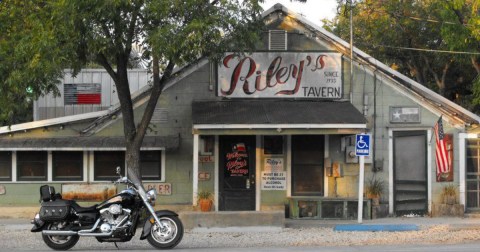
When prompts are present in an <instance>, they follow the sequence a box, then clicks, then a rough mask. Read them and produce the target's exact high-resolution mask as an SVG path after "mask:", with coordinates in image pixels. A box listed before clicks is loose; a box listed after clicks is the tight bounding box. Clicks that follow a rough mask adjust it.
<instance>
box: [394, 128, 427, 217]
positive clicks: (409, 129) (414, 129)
mask: <svg viewBox="0 0 480 252" xmlns="http://www.w3.org/2000/svg"><path fill="white" fill-rule="evenodd" d="M419 130H422V131H426V132H427V143H426V144H427V156H426V159H427V203H428V212H431V211H432V143H431V140H432V128H421V127H419V128H389V129H388V213H389V214H391V215H393V214H394V207H393V206H394V203H395V201H394V187H393V186H394V183H395V180H394V176H393V175H394V170H393V166H394V165H393V154H394V153H393V132H394V131H419Z"/></svg>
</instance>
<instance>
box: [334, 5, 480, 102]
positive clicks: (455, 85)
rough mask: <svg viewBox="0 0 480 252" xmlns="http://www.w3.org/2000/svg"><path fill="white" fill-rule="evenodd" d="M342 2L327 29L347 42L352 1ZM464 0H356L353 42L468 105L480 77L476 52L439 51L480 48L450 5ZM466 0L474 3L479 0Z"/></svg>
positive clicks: (442, 93)
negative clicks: (473, 87) (473, 53)
mask: <svg viewBox="0 0 480 252" xmlns="http://www.w3.org/2000/svg"><path fill="white" fill-rule="evenodd" d="M339 2H340V4H341V5H340V11H339V15H338V16H337V17H336V19H335V20H334V21H333V22H330V23H327V28H328V29H330V30H332V31H333V32H334V33H336V34H338V35H339V36H340V37H342V38H344V39H346V40H347V41H348V40H349V39H350V22H349V11H347V10H348V9H349V5H348V4H346V3H345V2H344V1H339ZM347 2H348V1H347ZM461 2H462V1H460V0H458V1H457V0H456V1H453V2H452V1H444V0H425V1H417V0H405V1H376V0H361V1H355V2H354V3H355V5H354V7H353V13H354V18H353V19H354V20H353V23H354V25H353V28H354V29H353V33H354V39H353V40H354V45H355V46H356V47H359V48H361V49H362V50H364V51H366V52H367V53H369V54H370V55H372V56H373V57H375V58H377V59H379V60H381V61H382V62H384V63H386V64H387V65H391V66H393V67H394V68H396V70H398V71H400V72H401V73H403V74H404V75H406V76H409V77H410V78H413V79H415V80H416V81H418V82H419V83H422V84H423V85H425V86H427V87H429V88H430V89H433V90H435V91H437V92H439V93H440V94H441V95H443V96H445V97H447V98H448V99H450V100H454V101H456V102H457V103H459V104H461V105H464V106H466V107H472V106H469V104H465V103H470V101H471V98H470V97H469V96H470V94H471V91H472V85H471V83H472V80H473V79H474V78H475V76H476V71H475V68H474V66H472V63H471V62H472V55H465V54H452V53H440V52H438V51H450V50H455V51H477V50H478V48H480V47H478V45H479V44H478V39H475V38H474V37H473V36H472V34H473V32H472V31H469V29H467V28H466V27H467V26H465V25H462V24H460V23H459V21H458V17H457V15H456V13H455V12H454V11H453V7H452V6H457V7H458V6H465V3H461ZM463 2H468V3H470V4H471V3H472V2H478V0H474V1H463ZM473 5H474V4H471V6H470V7H469V8H465V7H464V8H463V9H462V12H463V13H468V12H469V10H470V11H472V10H474V9H475V8H474V7H473ZM472 13H477V12H475V11H474V12H472ZM467 16H468V15H467ZM470 16H478V15H470ZM471 22H474V21H471ZM476 31H480V29H476ZM407 48H416V49H419V50H409V49H407ZM435 51H437V52H435ZM479 69H480V68H479Z"/></svg>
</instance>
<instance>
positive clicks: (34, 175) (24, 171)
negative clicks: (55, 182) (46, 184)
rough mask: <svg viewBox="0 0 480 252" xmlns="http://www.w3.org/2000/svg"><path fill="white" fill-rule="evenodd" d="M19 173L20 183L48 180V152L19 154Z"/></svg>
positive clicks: (24, 152) (23, 152)
mask: <svg viewBox="0 0 480 252" xmlns="http://www.w3.org/2000/svg"><path fill="white" fill-rule="evenodd" d="M17 173H18V180H19V181H37V180H47V152H45V151H19V152H17Z"/></svg>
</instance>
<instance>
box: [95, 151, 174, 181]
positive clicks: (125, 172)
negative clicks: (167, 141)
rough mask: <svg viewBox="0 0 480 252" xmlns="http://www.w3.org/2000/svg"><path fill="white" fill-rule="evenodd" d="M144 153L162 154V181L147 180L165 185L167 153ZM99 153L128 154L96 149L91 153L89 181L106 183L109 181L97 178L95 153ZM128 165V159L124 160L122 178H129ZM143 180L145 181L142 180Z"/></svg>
mask: <svg viewBox="0 0 480 252" xmlns="http://www.w3.org/2000/svg"><path fill="white" fill-rule="evenodd" d="M142 151H160V152H161V157H160V158H161V160H160V163H161V164H160V165H161V170H160V176H161V179H160V180H145V181H146V182H148V183H163V182H165V181H166V177H167V176H166V172H165V171H166V169H165V167H166V165H165V164H166V161H165V160H166V153H165V148H142V149H140V152H142ZM97 152H123V153H126V151H125V149H95V150H90V151H89V156H90V159H89V165H88V166H89V177H88V179H89V181H91V182H105V181H109V180H99V179H98V178H96V177H95V169H96V167H95V153H97ZM126 167H127V163H126V159H125V158H124V167H123V169H124V171H123V172H122V176H128V170H127V169H126ZM142 180H143V179H142Z"/></svg>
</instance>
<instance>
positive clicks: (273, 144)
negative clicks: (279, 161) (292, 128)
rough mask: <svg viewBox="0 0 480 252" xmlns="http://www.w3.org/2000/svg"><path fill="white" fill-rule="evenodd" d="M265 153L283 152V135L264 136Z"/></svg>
mask: <svg viewBox="0 0 480 252" xmlns="http://www.w3.org/2000/svg"><path fill="white" fill-rule="evenodd" d="M263 149H264V151H263V152H264V154H267V155H269V154H273V155H275V154H283V136H264V137H263Z"/></svg>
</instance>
